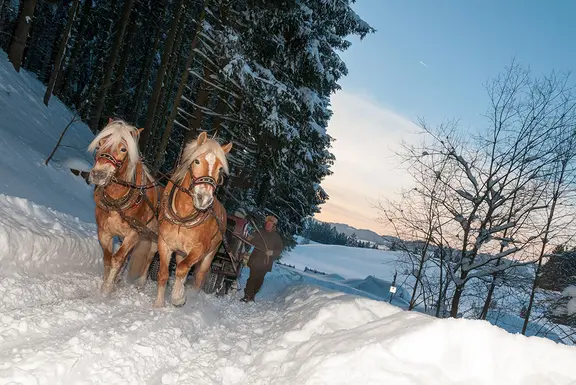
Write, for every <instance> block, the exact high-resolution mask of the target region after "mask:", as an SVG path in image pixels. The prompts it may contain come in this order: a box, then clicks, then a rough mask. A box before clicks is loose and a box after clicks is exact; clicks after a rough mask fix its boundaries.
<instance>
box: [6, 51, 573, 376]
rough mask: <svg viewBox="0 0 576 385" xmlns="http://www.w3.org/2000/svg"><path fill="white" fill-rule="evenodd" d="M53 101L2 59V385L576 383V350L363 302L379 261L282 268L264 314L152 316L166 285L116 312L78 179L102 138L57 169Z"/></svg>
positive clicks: (129, 292)
mask: <svg viewBox="0 0 576 385" xmlns="http://www.w3.org/2000/svg"><path fill="white" fill-rule="evenodd" d="M42 95H43V87H42V85H41V84H40V83H39V82H37V81H36V80H34V79H32V77H31V76H30V75H29V74H27V73H26V71H22V72H21V73H20V74H16V73H14V71H12V69H11V67H10V66H9V65H8V63H7V61H6V55H5V54H4V53H3V52H0V116H2V117H3V118H4V119H2V120H0V180H1V181H2V183H0V194H2V195H0V265H1V266H2V267H3V268H2V269H1V270H0V384H12V385H15V384H26V385H27V384H66V385H68V384H243V385H244V384H310V385H312V384H314V385H316V384H350V383H363V384H381V383H394V384H427V385H429V384H464V383H466V384H507V385H508V384H523V385H525V384H528V385H530V384H538V385H547V384H550V385H552V384H554V385H560V384H562V385H565V384H566V385H567V384H576V373H575V372H574V370H573V369H572V366H571V364H572V363H573V362H574V361H575V360H576V348H575V347H571V346H563V345H559V344H556V343H554V342H553V341H550V340H548V339H543V338H538V337H524V336H520V335H512V334H509V333H507V332H506V331H504V330H502V329H501V328H498V327H495V326H492V325H490V324H489V323H487V322H480V321H469V320H463V319H458V320H454V319H450V320H447V319H442V320H441V319H435V318H433V317H430V316H427V315H424V314H419V313H415V312H406V311H403V310H401V308H399V307H398V306H393V305H390V304H388V303H386V302H385V301H382V300H380V301H377V300H374V299H371V298H365V297H363V296H360V295H354V294H361V295H364V294H365V293H370V292H376V290H374V289H373V288H374V287H382V290H384V291H386V290H387V286H386V285H387V282H388V280H389V278H390V277H376V276H375V274H374V273H375V272H374V269H373V265H370V263H372V262H370V263H369V264H367V262H366V261H365V260H364V259H365V258H369V256H365V255H357V257H356V258H357V260H356V262H357V263H354V264H351V265H348V267H347V268H346V265H342V263H344V262H343V261H340V263H334V264H329V265H323V266H322V267H323V268H326V270H328V271H327V272H331V273H335V274H332V275H326V276H322V275H317V274H313V273H311V274H307V273H303V272H298V271H296V270H294V269H290V268H286V267H282V266H278V265H276V266H275V267H274V269H273V271H272V272H271V273H270V275H269V276H267V279H266V282H265V284H264V287H263V290H262V292H261V293H260V294H259V296H258V297H257V302H256V303H251V304H244V303H242V302H239V301H238V298H235V297H234V296H228V297H226V298H215V297H214V296H208V295H205V294H203V293H200V294H198V295H197V296H192V295H191V294H190V293H188V296H189V298H188V301H187V304H186V305H185V306H184V307H182V308H173V307H167V308H165V309H153V308H152V306H151V305H152V301H153V298H154V294H155V284H153V283H151V282H150V283H149V284H148V285H147V286H146V287H145V288H144V289H143V290H141V291H138V290H136V289H135V288H134V287H133V286H130V285H125V284H123V282H124V281H122V282H121V284H120V285H119V288H118V290H117V291H116V292H115V293H114V294H113V295H112V297H111V298H109V299H103V298H101V297H100V296H99V295H98V294H97V293H98V288H99V286H100V283H101V278H102V277H101V271H102V268H101V261H100V249H99V246H98V242H97V239H96V237H95V230H96V228H95V225H94V223H93V207H94V206H93V202H92V200H91V199H92V198H91V192H92V189H91V187H90V186H87V185H86V184H85V183H84V181H83V180H82V179H80V178H78V177H75V176H73V175H72V174H71V173H70V172H69V171H68V169H67V167H68V166H69V165H70V162H73V163H76V164H77V163H80V164H81V165H85V164H88V162H89V160H90V158H89V157H88V156H87V154H86V153H85V150H84V148H85V145H86V144H87V143H88V141H89V139H90V137H91V134H90V132H89V130H88V129H87V128H86V126H85V125H82V124H77V125H76V126H75V127H74V128H73V130H71V131H70V136H67V137H66V139H65V142H64V143H65V145H66V147H63V149H62V151H61V152H59V153H58V154H57V157H56V160H55V162H54V163H51V164H50V165H49V166H45V165H44V164H43V160H44V159H45V158H46V156H47V155H48V153H49V152H50V150H51V146H52V145H53V144H54V143H55V141H56V140H57V137H58V135H59V133H60V130H61V129H62V128H63V127H64V126H65V125H66V124H67V119H68V117H69V116H70V113H69V112H68V111H67V110H66V109H65V108H64V107H63V106H62V105H61V104H60V103H59V102H58V101H57V99H56V98H54V99H52V100H51V101H50V107H46V106H44V105H43V104H41V98H42ZM84 162H86V163H84ZM309 246H314V245H309ZM300 258H305V256H301V257H300ZM308 258H309V260H308V262H306V261H305V260H303V259H301V260H300V261H299V262H298V263H301V264H304V265H306V266H309V267H313V266H311V265H310V264H309V261H310V260H313V258H314V254H313V253H311V254H310V255H309V256H308ZM383 261H384V262H385V261H386V257H384V258H383ZM286 262H290V261H289V260H288V261H286ZM337 266H340V267H342V266H344V267H345V268H344V269H343V270H337V269H338V267H337ZM371 266H372V267H371ZM301 267H303V266H301ZM315 268H317V269H319V270H321V269H320V268H319V267H315ZM329 268H330V269H329ZM350 271H355V272H357V273H358V275H355V274H354V275H350V273H349V272H350ZM247 274H248V271H247V270H246V271H244V272H243V275H242V279H241V281H240V286H241V287H244V285H245V281H246V277H247ZM369 275H372V278H370V277H368V278H366V277H367V276H369ZM384 278H385V279H384ZM366 285H368V286H370V285H372V286H370V287H371V288H368V289H366ZM364 296H366V295H364ZM373 296H374V297H378V295H376V294H373ZM397 296H398V301H399V302H398V303H395V302H393V304H399V306H401V302H402V301H401V300H402V295H400V294H397ZM368 297H369V296H368ZM376 299H378V298H376Z"/></svg>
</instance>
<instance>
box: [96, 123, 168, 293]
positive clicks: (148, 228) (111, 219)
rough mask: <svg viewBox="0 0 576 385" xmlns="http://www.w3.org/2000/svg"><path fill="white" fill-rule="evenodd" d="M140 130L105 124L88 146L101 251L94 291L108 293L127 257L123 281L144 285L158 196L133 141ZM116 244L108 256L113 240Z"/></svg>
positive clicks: (152, 247)
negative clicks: (101, 274) (101, 267)
mask: <svg viewBox="0 0 576 385" xmlns="http://www.w3.org/2000/svg"><path fill="white" fill-rule="evenodd" d="M142 130H143V129H138V128H136V127H134V126H132V125H129V124H128V123H126V122H124V121H123V120H112V119H110V120H109V121H108V124H107V125H106V126H105V127H104V128H103V129H102V130H101V131H100V133H99V134H98V135H97V136H96V137H95V138H94V140H93V141H92V142H91V143H90V145H89V146H88V151H90V152H95V154H94V156H95V160H94V166H93V167H92V169H91V170H90V173H89V175H88V179H89V182H90V183H91V184H94V185H95V188H94V201H95V203H96V209H95V214H96V224H97V227H98V240H99V241H100V246H101V247H102V251H103V254H104V255H103V258H104V277H103V280H102V286H101V288H100V293H101V294H102V295H104V296H108V295H110V293H111V292H112V291H113V290H114V286H115V283H116V282H118V280H119V272H120V270H121V269H122V267H123V265H124V262H125V260H126V257H127V256H128V254H130V252H131V251H132V253H131V257H130V267H129V271H128V279H129V281H130V280H131V281H135V282H136V285H137V286H138V287H140V288H142V287H144V286H145V284H146V279H147V275H148V268H149V267H150V263H151V262H152V259H153V258H154V255H155V254H156V251H157V250H158V245H157V237H158V236H157V231H158V216H157V215H158V214H157V212H158V204H159V199H160V196H161V194H162V192H163V189H162V186H159V185H158V184H157V183H156V181H155V180H154V178H153V177H152V176H151V175H150V172H149V171H148V169H147V168H146V166H145V165H144V163H143V162H142V161H141V159H140V153H139V150H138V140H139V138H140V133H141V132H142ZM115 236H116V237H119V238H121V239H122V245H121V246H120V248H119V249H118V250H117V251H116V252H115V253H114V252H113V249H112V248H113V239H114V237H115Z"/></svg>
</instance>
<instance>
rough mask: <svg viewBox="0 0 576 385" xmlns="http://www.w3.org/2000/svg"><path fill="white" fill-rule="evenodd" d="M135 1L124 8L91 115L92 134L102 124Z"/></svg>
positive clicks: (126, 3)
mask: <svg viewBox="0 0 576 385" xmlns="http://www.w3.org/2000/svg"><path fill="white" fill-rule="evenodd" d="M133 4H134V0H126V1H125V3H124V6H123V8H122V16H121V17H120V25H119V26H118V29H117V30H116V36H114V44H113V45H112V51H111V52H110V57H109V58H108V61H107V62H106V65H107V68H106V70H105V72H104V79H103V80H102V84H101V85H100V89H99V90H98V94H97V96H96V106H95V108H94V111H93V112H92V113H91V117H90V122H89V126H90V129H91V130H92V132H94V133H95V132H96V131H98V124H99V122H100V115H101V114H102V109H103V108H104V101H105V99H106V94H107V91H108V88H109V87H110V79H112V73H113V72H114V65H115V64H116V59H117V58H118V53H119V52H120V48H121V47H122V39H123V38H124V32H125V31H126V26H127V25H128V20H129V19H130V12H131V11H132V5H133Z"/></svg>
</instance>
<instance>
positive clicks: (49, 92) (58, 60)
mask: <svg viewBox="0 0 576 385" xmlns="http://www.w3.org/2000/svg"><path fill="white" fill-rule="evenodd" d="M79 2H80V1H79V0H74V2H73V3H72V7H70V11H69V12H68V22H67V24H66V28H65V29H64V34H63V36H62V40H61V41H60V47H59V48H58V54H57V56H56V61H55V63H54V68H53V69H52V73H51V74H50V80H48V86H47V87H46V93H45V94H44V104H45V105H48V101H49V100H50V96H52V90H53V89H54V84H55V83H56V79H57V77H58V74H59V73H60V67H61V66H62V59H63V58H64V53H65V52H66V46H67V45H68V39H69V38H70V32H71V31H72V25H74V20H75V19H76V11H77V10H78V3H79Z"/></svg>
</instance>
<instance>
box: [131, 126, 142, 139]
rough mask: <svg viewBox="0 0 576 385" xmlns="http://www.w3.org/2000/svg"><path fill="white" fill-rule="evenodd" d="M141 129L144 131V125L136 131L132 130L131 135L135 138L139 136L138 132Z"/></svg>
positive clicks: (139, 132) (140, 131)
mask: <svg viewBox="0 0 576 385" xmlns="http://www.w3.org/2000/svg"><path fill="white" fill-rule="evenodd" d="M142 131H144V127H142V128H137V129H136V131H132V136H133V137H134V138H137V137H139V136H140V134H141V133H142Z"/></svg>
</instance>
